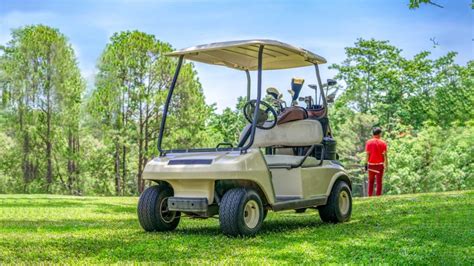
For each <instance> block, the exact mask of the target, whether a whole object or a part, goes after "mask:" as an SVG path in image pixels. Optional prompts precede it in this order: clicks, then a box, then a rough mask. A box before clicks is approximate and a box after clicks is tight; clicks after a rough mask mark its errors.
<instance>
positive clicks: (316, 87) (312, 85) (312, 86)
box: [308, 84, 318, 90]
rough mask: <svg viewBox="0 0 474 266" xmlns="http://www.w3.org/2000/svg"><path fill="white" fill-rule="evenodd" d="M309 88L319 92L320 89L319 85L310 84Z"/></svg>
mask: <svg viewBox="0 0 474 266" xmlns="http://www.w3.org/2000/svg"><path fill="white" fill-rule="evenodd" d="M308 87H310V88H311V89H313V90H317V89H318V85H316V84H308Z"/></svg>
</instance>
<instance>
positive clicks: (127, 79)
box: [89, 31, 211, 194]
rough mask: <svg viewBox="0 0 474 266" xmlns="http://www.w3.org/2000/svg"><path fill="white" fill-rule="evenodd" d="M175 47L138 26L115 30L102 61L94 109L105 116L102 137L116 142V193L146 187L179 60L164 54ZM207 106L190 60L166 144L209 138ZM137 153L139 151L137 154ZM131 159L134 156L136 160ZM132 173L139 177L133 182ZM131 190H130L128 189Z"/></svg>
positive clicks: (173, 108) (180, 83)
mask: <svg viewBox="0 0 474 266" xmlns="http://www.w3.org/2000/svg"><path fill="white" fill-rule="evenodd" d="M170 51H171V46H170V45H169V44H167V43H163V42H160V41H159V40H157V39H156V38H155V37H154V36H153V35H149V34H146V33H143V32H139V31H126V32H120V33H116V34H114V35H113V36H112V37H111V41H110V43H109V44H108V45H107V46H106V48H105V50H104V52H103V53H102V55H101V58H100V62H99V66H98V68H99V73H98V76H97V80H96V86H97V88H96V89H95V91H94V92H93V95H92V99H91V100H90V103H89V105H90V107H91V108H90V110H91V111H92V113H93V114H94V117H96V118H97V119H99V120H100V123H99V124H100V125H101V126H102V131H101V137H102V139H104V141H105V142H111V143H112V145H113V146H114V148H113V150H114V162H115V163H114V173H115V188H116V193H117V194H124V193H128V192H133V191H135V190H134V188H133V187H132V186H129V185H127V183H130V184H136V188H137V191H138V192H141V191H143V189H144V182H143V179H142V175H143V169H144V167H145V164H146V162H147V161H148V160H149V158H150V157H151V156H152V155H153V154H156V153H157V150H156V139H157V135H158V132H159V125H160V124H159V123H160V121H161V116H162V107H163V103H164V99H165V97H166V93H167V89H168V88H169V85H170V83H171V80H172V77H173V73H174V70H175V68H176V60H175V59H173V58H169V57H166V56H164V54H165V53H167V52H170ZM210 111H211V109H210V108H209V107H207V106H206V104H205V102H204V96H203V95H202V88H201V84H200V83H199V81H198V80H197V78H196V72H195V71H194V70H193V66H192V65H191V64H185V65H184V66H183V68H182V70H181V73H180V76H179V79H178V83H177V86H176V89H175V93H174V96H173V101H172V104H171V108H170V117H169V119H168V120H167V127H166V134H165V136H166V139H167V142H164V145H166V146H171V145H177V144H180V145H187V146H188V145H198V144H200V143H202V142H203V141H204V140H205V136H203V135H202V133H201V132H202V131H203V130H204V123H205V121H206V120H207V119H208V117H209V113H210ZM135 153H136V154H135ZM130 158H135V160H134V162H135V163H133V161H132V160H131V159H130ZM129 175H134V176H135V177H136V179H135V181H136V182H130V180H131V179H130V178H129ZM127 190H129V191H127Z"/></svg>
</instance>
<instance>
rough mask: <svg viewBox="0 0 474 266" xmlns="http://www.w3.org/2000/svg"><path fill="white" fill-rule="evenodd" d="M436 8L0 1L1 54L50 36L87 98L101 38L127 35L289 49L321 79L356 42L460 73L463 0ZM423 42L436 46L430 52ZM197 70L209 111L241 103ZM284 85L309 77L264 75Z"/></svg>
mask: <svg viewBox="0 0 474 266" xmlns="http://www.w3.org/2000/svg"><path fill="white" fill-rule="evenodd" d="M435 2H437V3H439V4H441V5H443V6H444V8H442V9H441V8H437V7H434V6H429V5H424V6H422V7H421V8H420V9H417V10H409V9H408V0H384V1H382V0H358V1H355V0H331V1H330V0H327V1H322V0H319V1H318V0H313V1H295V0H293V1H290V0H288V1H255V0H254V1H225V0H221V1H206V0H202V1H196V0H194V1H193V0H175V1H171V0H169V1H151V0H114V1H112V0H102V1H100V0H95V1H93V0H83V1H73V0H69V1H67V0H61V1H58V0H41V1H40V0H0V44H5V43H6V42H7V41H8V40H9V39H10V30H11V29H12V28H18V27H21V26H24V25H28V24H37V23H42V24H46V25H50V26H53V27H55V28H58V29H59V30H60V31H61V32H63V33H64V34H65V35H66V36H67V37H68V38H69V40H70V42H71V43H72V46H73V48H74V49H75V51H76V55H77V57H78V62H79V66H80V68H81V71H82V74H83V76H84V78H85V79H86V80H87V81H88V86H89V88H92V86H93V82H94V74H95V73H96V68H95V66H96V62H97V58H98V57H99V55H100V53H101V52H102V50H103V49H104V46H105V45H106V43H107V42H108V39H109V38H110V36H111V35H112V34H113V33H114V32H117V31H122V30H135V29H137V30H141V31H144V32H147V33H151V34H154V35H155V36H156V37H157V38H158V39H160V40H162V41H166V42H168V43H170V44H171V45H172V46H173V47H175V48H184V47H188V46H194V45H196V44H203V43H208V42H215V41H227V40H239V39H251V38H268V39H276V40H280V41H283V42H288V43H290V44H293V45H296V46H300V47H303V48H306V49H308V50H311V51H313V52H315V53H317V54H320V55H322V56H324V57H325V58H326V59H327V60H328V62H329V64H327V65H324V66H323V67H322V75H323V78H330V77H331V76H332V75H334V72H332V71H329V70H327V67H328V66H329V65H330V64H332V63H339V62H341V61H342V60H343V59H344V47H347V46H352V45H353V43H354V42H355V41H356V39H357V38H375V39H380V40H389V41H390V42H391V43H392V44H394V45H395V46H397V47H399V48H401V49H403V54H404V55H405V56H407V57H411V56H413V55H414V54H416V53H418V52H420V51H421V50H429V51H431V52H432V53H433V55H432V56H433V57H439V56H441V55H444V54H446V53H447V52H448V51H456V52H458V53H459V55H458V57H457V62H458V63H459V64H465V63H466V62H467V61H468V60H472V59H473V58H474V48H473V44H474V42H473V39H474V33H473V32H474V30H473V24H474V17H473V11H472V10H471V9H470V7H469V5H470V3H471V0H437V1H435ZM432 37H435V38H436V41H437V42H438V43H439V46H437V47H436V48H433V44H432V42H431V41H430V38H432ZM196 68H197V71H198V73H199V78H200V81H201V82H202V84H203V88H204V93H205V95H206V101H207V102H208V103H214V102H217V104H218V107H219V109H222V108H223V107H226V106H233V105H234V104H235V99H236V98H237V97H238V96H239V95H244V94H245V84H246V83H245V82H246V80H245V75H244V74H243V73H240V72H238V71H235V70H230V69H226V68H222V67H215V66H207V65H203V64H196ZM254 76H255V75H254ZM291 77H304V78H305V79H306V80H307V83H306V84H309V83H314V82H315V80H314V73H313V69H312V68H301V69H293V70H287V71H280V70H279V71H269V72H267V73H264V77H263V80H264V82H263V85H264V87H267V86H275V87H277V88H279V89H280V90H281V91H283V92H286V90H287V89H288V88H289V82H290V79H291ZM253 84H255V82H254V83H253ZM308 92H309V90H308ZM303 94H304V93H303Z"/></svg>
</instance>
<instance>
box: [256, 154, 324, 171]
mask: <svg viewBox="0 0 474 266" xmlns="http://www.w3.org/2000/svg"><path fill="white" fill-rule="evenodd" d="M264 157H265V161H266V162H267V165H268V167H270V168H271V167H275V166H297V165H299V164H300V163H301V160H302V159H303V158H304V156H293V155H265V156H264ZM318 163H319V161H318V160H316V158H314V157H311V156H308V157H307V158H306V160H305V161H304V163H303V166H317V165H318Z"/></svg>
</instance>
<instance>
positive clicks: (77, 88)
mask: <svg viewBox="0 0 474 266" xmlns="http://www.w3.org/2000/svg"><path fill="white" fill-rule="evenodd" d="M0 69H1V70H0V71H1V73H2V74H1V76H0V77H1V81H0V84H1V85H2V87H1V89H2V99H3V101H2V102H3V108H4V109H5V110H6V111H7V112H8V113H9V115H10V116H11V118H12V120H13V121H14V122H13V123H12V124H11V125H12V126H11V128H12V132H14V135H15V136H16V138H17V139H18V142H19V143H21V146H22V154H23V155H22V170H23V179H24V181H25V184H28V183H29V182H31V181H33V180H34V179H36V178H37V177H38V175H39V174H40V173H43V174H44V177H45V182H44V188H43V189H44V191H48V192H51V191H52V185H53V181H54V180H53V179H54V177H55V174H57V175H58V176H59V179H60V181H61V185H62V186H63V188H65V189H67V190H68V191H69V192H71V193H72V192H73V190H74V188H73V186H74V185H75V183H77V172H78V169H77V167H76V162H77V156H78V153H79V150H78V143H79V140H78V131H79V130H78V127H79V113H78V112H77V110H78V108H79V107H78V106H79V105H80V102H81V94H82V92H83V90H84V88H85V86H84V82H83V80H82V78H81V76H80V72H79V69H78V67H77V62H76V59H75V56H74V51H73V49H72V48H71V46H70V45H69V44H68V41H67V39H66V37H65V36H64V35H62V34H61V33H60V32H59V31H58V30H57V29H53V28H50V27H47V26H43V25H37V26H27V27H24V28H20V29H17V30H14V31H13V32H12V40H11V41H10V42H9V43H8V44H7V45H6V46H5V47H3V55H2V56H1V60H0ZM65 132H68V145H67V148H66V150H67V154H68V155H67V158H68V164H69V165H70V167H68V170H67V173H68V174H67V175H68V177H67V178H68V179H67V181H65V180H64V179H63V178H62V176H61V170H60V168H61V167H60V165H59V162H58V157H60V156H59V155H58V154H57V153H60V152H61V148H62V147H61V145H62V143H61V138H62V136H63V133H65ZM55 167H56V168H57V169H55Z"/></svg>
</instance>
